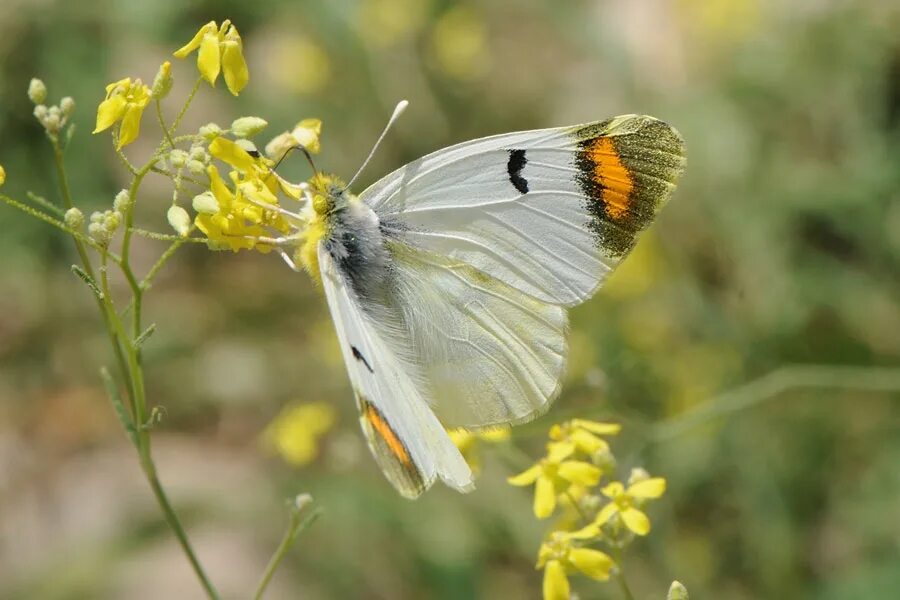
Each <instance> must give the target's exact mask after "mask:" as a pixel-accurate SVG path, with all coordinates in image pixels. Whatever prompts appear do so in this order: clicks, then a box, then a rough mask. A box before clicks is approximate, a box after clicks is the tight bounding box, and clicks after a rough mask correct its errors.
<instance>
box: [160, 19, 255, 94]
mask: <svg viewBox="0 0 900 600" xmlns="http://www.w3.org/2000/svg"><path fill="white" fill-rule="evenodd" d="M198 49H199V51H198V52H197V69H198V70H199V71H200V75H201V76H202V77H203V79H205V80H206V81H208V82H209V84H210V85H215V84H216V79H217V78H218V77H219V73H220V72H222V73H223V75H224V76H225V85H227V86H228V91H230V92H231V93H232V94H234V95H235V96H237V95H238V94H239V93H240V92H241V90H242V89H244V86H246V85H247V82H248V81H249V80H250V73H249V71H248V70H247V62H246V61H245V60H244V50H243V42H242V41H241V36H240V34H239V33H238V30H237V28H236V27H235V26H234V25H232V24H231V21H229V20H227V19H226V20H225V21H222V26H221V27H218V26H217V25H216V22H215V21H210V22H209V23H207V24H206V25H204V26H203V27H201V28H200V30H199V31H198V32H197V34H196V35H195V36H194V38H193V39H192V40H191V41H190V42H188V43H187V44H185V45H184V46H182V47H181V48H179V49H178V50H176V51H175V53H174V55H175V57H176V58H186V57H187V55H188V54H190V53H191V52H193V51H194V50H198Z"/></svg>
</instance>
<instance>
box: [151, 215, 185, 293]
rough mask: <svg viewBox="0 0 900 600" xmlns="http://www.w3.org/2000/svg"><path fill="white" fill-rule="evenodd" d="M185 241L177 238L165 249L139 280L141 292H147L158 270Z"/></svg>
mask: <svg viewBox="0 0 900 600" xmlns="http://www.w3.org/2000/svg"><path fill="white" fill-rule="evenodd" d="M191 231H193V227H192V228H191ZM188 235H190V231H189V232H188ZM187 240H188V238H187V237H183V238H179V239H177V240H175V241H174V242H172V244H171V245H170V246H169V247H168V248H166V251H165V252H163V253H162V256H160V257H159V259H158V260H157V261H156V263H154V265H153V266H152V267H150V270H149V271H148V272H147V275H146V276H145V277H144V278H143V279H142V280H141V283H140V285H141V289H142V290H145V291H146V290H147V288H148V287H149V286H150V283H151V282H152V281H153V278H154V277H156V274H157V273H159V270H160V269H162V268H163V265H165V264H166V262H167V261H168V260H169V259H170V258H172V256H173V255H174V254H175V253H176V252H177V251H178V249H179V248H181V247H182V246H183V245H184V244H185V242H187Z"/></svg>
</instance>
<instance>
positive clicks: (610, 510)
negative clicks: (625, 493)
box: [594, 502, 619, 525]
mask: <svg viewBox="0 0 900 600" xmlns="http://www.w3.org/2000/svg"><path fill="white" fill-rule="evenodd" d="M617 512H619V507H618V506H616V503H615V502H610V503H609V504H607V505H606V506H604V507H603V508H601V509H600V512H598V513H597V516H596V517H594V524H595V525H603V524H604V523H606V522H607V521H609V520H610V518H612V516H613V515H614V514H616V513H617Z"/></svg>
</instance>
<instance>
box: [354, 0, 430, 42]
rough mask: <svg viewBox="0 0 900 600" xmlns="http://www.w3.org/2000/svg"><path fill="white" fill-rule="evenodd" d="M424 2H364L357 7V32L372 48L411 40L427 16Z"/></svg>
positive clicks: (381, 0) (423, 0)
mask: <svg viewBox="0 0 900 600" xmlns="http://www.w3.org/2000/svg"><path fill="white" fill-rule="evenodd" d="M428 5H429V2H428V1H427V0H364V1H363V2H362V3H361V4H360V6H359V13H358V15H357V29H359V35H360V37H361V38H362V39H363V40H364V41H366V42H368V43H370V44H371V45H373V46H380V47H385V46H390V45H392V44H395V43H397V42H399V41H402V40H405V39H408V38H410V37H412V35H413V34H414V33H416V32H417V31H419V30H420V29H421V28H422V25H423V24H424V23H425V19H426V17H427V16H428V12H429V11H428V8H429V6H428Z"/></svg>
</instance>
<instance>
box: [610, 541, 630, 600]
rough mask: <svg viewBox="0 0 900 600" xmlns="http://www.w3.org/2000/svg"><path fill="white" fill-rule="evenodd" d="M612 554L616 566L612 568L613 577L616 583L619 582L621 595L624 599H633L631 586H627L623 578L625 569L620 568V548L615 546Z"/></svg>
mask: <svg viewBox="0 0 900 600" xmlns="http://www.w3.org/2000/svg"><path fill="white" fill-rule="evenodd" d="M613 555H614V556H615V559H616V568H615V569H614V570H613V578H614V579H615V580H616V583H618V584H619V589H620V590H621V591H622V596H624V597H625V600H634V594H632V593H631V588H629V587H628V581H627V580H626V579H625V570H624V569H623V568H622V550H621V549H620V548H615V549H614V550H613Z"/></svg>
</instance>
